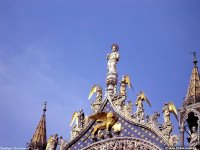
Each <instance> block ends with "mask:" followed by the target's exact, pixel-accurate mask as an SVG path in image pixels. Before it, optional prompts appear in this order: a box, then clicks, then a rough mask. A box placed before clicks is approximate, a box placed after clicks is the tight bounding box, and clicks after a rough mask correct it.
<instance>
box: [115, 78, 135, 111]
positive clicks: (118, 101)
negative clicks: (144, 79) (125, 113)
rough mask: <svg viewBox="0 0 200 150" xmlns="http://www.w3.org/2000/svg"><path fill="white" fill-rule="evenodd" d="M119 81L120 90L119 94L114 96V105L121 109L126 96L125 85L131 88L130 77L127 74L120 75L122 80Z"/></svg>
mask: <svg viewBox="0 0 200 150" xmlns="http://www.w3.org/2000/svg"><path fill="white" fill-rule="evenodd" d="M119 83H120V91H119V95H118V96H117V98H116V101H115V105H116V106H117V107H118V108H119V109H121V110H122V109H123V108H124V106H125V100H126V97H127V93H126V87H127V86H128V87H129V88H131V89H132V90H133V86H132V84H131V81H130V77H129V76H128V75H124V76H122V80H121V81H120V82H119Z"/></svg>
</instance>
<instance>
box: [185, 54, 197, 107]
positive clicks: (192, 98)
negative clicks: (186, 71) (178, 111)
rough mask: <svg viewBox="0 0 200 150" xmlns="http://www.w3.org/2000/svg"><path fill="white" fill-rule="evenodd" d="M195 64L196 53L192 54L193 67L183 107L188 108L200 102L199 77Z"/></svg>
mask: <svg viewBox="0 0 200 150" xmlns="http://www.w3.org/2000/svg"><path fill="white" fill-rule="evenodd" d="M197 62H198V61H197V58H196V52H194V61H193V63H194V67H193V69H192V75H191V78H190V83H189V87H188V91H187V95H186V98H185V100H184V103H183V106H188V105H191V104H195V103H198V102H200V76H199V71H198V66H197Z"/></svg>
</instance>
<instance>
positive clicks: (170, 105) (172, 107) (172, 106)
mask: <svg viewBox="0 0 200 150" xmlns="http://www.w3.org/2000/svg"><path fill="white" fill-rule="evenodd" d="M168 105H169V111H170V112H172V113H173V114H174V115H175V117H176V119H177V121H178V113H177V109H176V106H175V105H174V103H172V102H169V104H168Z"/></svg>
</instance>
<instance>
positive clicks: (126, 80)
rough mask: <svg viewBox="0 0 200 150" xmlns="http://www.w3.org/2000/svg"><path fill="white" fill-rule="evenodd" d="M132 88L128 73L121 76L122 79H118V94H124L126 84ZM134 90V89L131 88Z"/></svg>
mask: <svg viewBox="0 0 200 150" xmlns="http://www.w3.org/2000/svg"><path fill="white" fill-rule="evenodd" d="M127 85H128V87H129V88H131V89H132V90H133V86H132V84H131V80H130V77H129V76H128V75H124V76H122V80H121V81H120V95H121V96H126V86H127ZM133 91H134V90H133Z"/></svg>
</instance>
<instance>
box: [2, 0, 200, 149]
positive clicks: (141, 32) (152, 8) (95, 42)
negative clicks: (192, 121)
mask: <svg viewBox="0 0 200 150" xmlns="http://www.w3.org/2000/svg"><path fill="white" fill-rule="evenodd" d="M199 17H200V1H199V0H192V1H188V0H176V1H172V0H163V1H159V0H125V1H120V0H110V1H105V0H101V1H97V0H85V1H81V0H73V1H64V0H63V1H46V0H44V1H41V0H29V1H27V0H18V1H16V0H0V118H1V122H0V146H3V147H5V146H9V147H13V146H16V147H24V146H25V144H26V142H29V141H30V139H31V138H32V135H33V133H34V131H35V128H36V126H37V124H38V121H39V119H40V117H41V114H42V104H43V102H44V101H47V102H48V104H47V109H48V110H47V113H46V114H47V133H48V136H49V135H51V134H54V133H58V134H59V136H61V135H62V136H63V137H64V138H65V139H68V138H69V135H70V128H69V122H70V119H71V115H72V114H73V112H74V111H76V110H79V109H80V108H83V109H84V111H85V113H86V114H89V113H90V112H91V109H90V102H91V101H88V100H87V97H88V94H89V91H90V88H91V87H92V85H93V84H97V83H99V84H101V85H102V86H103V89H105V77H106V67H107V66H106V63H107V61H106V54H107V53H109V52H110V51H111V50H110V46H111V44H112V43H118V44H119V46H120V50H119V52H120V61H119V63H118V66H117V67H118V73H119V77H120V78H121V76H122V75H124V74H129V75H130V77H131V80H132V84H133V86H134V89H135V92H132V91H131V90H130V91H129V92H128V100H132V101H133V102H134V101H135V99H136V94H137V93H138V92H139V91H140V90H144V92H145V93H146V95H147V96H148V97H149V99H150V101H151V103H152V108H148V105H145V107H146V109H147V113H148V114H152V113H153V112H154V111H160V112H161V109H162V106H163V103H164V102H165V101H169V100H172V101H173V102H174V103H175V104H176V106H177V107H180V106H181V105H182V102H183V97H185V95H186V91H187V87H188V83H189V79H190V75H191V70H192V67H193V64H192V61H193V57H192V55H191V52H192V51H194V50H195V51H197V57H198V59H199V60H200V30H199V27H200V18H199ZM135 109H136V108H135V107H134V111H135ZM172 120H173V122H175V123H176V125H178V123H177V122H176V121H175V118H174V116H172ZM160 121H161V122H162V121H163V120H162V117H161V118H160ZM176 125H175V127H176Z"/></svg>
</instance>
